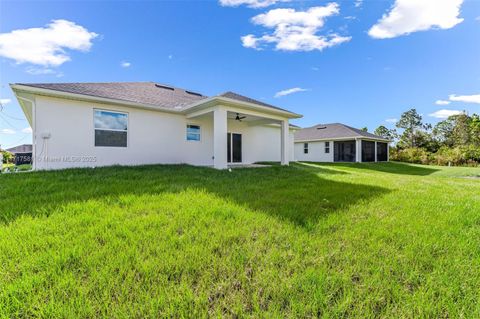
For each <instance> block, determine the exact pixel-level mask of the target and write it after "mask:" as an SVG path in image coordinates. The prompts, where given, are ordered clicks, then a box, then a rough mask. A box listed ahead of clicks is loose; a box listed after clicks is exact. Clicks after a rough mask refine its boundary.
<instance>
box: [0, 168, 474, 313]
mask: <svg viewBox="0 0 480 319" xmlns="http://www.w3.org/2000/svg"><path fill="white" fill-rule="evenodd" d="M475 176H480V168H445V167H435V166H421V165H407V164H399V163H383V164H380V163H379V164H329V165H328V164H314V163H305V164H295V165H292V166H290V167H279V166H274V167H269V168H257V169H236V170H233V171H232V172H228V171H216V170H213V169H208V168H197V167H190V166H181V165H179V166H143V167H136V168H127V167H110V168H99V169H75V170H66V171H56V172H32V173H23V174H4V175H1V176H0V317H2V318H3V317H7V318H8V317H44V318H52V317H56V318H74V317H82V318H98V317H110V318H132V317H135V318H145V317H152V318H162V317H195V318H197V317H208V316H215V317H217V316H224V317H237V316H238V317H252V318H262V317H271V318H277V317H317V316H325V317H395V318H400V317H412V318H413V317H442V318H458V317H465V318H475V317H476V318H478V317H480V303H479V300H480V179H478V178H475Z"/></svg>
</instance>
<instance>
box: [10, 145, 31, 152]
mask: <svg viewBox="0 0 480 319" xmlns="http://www.w3.org/2000/svg"><path fill="white" fill-rule="evenodd" d="M6 151H7V152H10V153H12V154H17V153H31V152H32V144H22V145H18V146H15V147H11V148H7V149H6Z"/></svg>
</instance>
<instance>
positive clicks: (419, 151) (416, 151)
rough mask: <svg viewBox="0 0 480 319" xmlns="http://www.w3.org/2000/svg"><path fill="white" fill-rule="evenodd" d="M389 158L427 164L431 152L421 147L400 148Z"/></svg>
mask: <svg viewBox="0 0 480 319" xmlns="http://www.w3.org/2000/svg"><path fill="white" fill-rule="evenodd" d="M390 158H391V159H392V160H395V161H400V162H407V163H417V164H428V163H429V162H430V159H431V153H429V152H427V151H426V150H424V149H423V148H416V147H411V148H405V149H402V150H396V151H395V152H393V153H392V154H391V155H390Z"/></svg>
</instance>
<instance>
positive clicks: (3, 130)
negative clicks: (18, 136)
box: [0, 128, 15, 135]
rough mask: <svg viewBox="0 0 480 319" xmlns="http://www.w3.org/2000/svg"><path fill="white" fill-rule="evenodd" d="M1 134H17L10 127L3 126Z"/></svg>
mask: <svg viewBox="0 0 480 319" xmlns="http://www.w3.org/2000/svg"><path fill="white" fill-rule="evenodd" d="M0 134H7V135H13V134H15V131H14V130H12V129H9V128H2V129H1V130H0Z"/></svg>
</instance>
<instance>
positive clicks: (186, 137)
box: [185, 123, 202, 142]
mask: <svg viewBox="0 0 480 319" xmlns="http://www.w3.org/2000/svg"><path fill="white" fill-rule="evenodd" d="M189 126H198V140H189V139H188V134H189V133H188V127H189ZM190 134H197V133H190ZM185 140H186V141H187V142H201V141H202V126H201V125H200V124H194V123H187V125H186V126H185Z"/></svg>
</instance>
